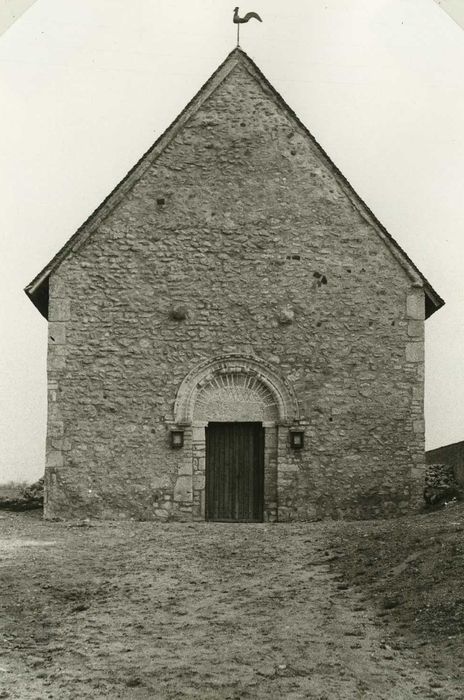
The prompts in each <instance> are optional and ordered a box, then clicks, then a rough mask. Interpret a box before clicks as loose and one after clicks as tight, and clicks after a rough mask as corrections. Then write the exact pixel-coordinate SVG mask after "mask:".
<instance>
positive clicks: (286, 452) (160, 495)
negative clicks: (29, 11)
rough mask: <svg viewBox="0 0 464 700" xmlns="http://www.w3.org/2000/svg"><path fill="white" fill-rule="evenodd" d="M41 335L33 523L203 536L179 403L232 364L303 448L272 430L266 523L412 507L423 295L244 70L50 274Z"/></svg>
mask: <svg viewBox="0 0 464 700" xmlns="http://www.w3.org/2000/svg"><path fill="white" fill-rule="evenodd" d="M49 321H50V323H49V357H48V371H49V418H48V444H47V450H48V454H47V470H46V481H47V499H46V505H45V513H46V517H73V516H82V515H89V516H95V517H111V518H119V517H121V518H129V517H134V518H142V519H152V518H153V519H156V518H159V519H168V518H185V517H200V514H201V508H202V506H201V498H202V493H204V492H203V491H202V489H201V488H198V486H199V485H200V486H201V485H202V484H203V481H204V452H203V450H204V448H203V447H202V441H201V440H199V441H198V440H197V438H196V430H198V429H196V428H195V427H190V428H187V429H186V431H185V445H184V448H183V449H182V450H172V449H171V448H170V443H169V429H170V427H171V426H172V421H173V419H174V414H173V412H174V402H175V399H176V395H177V392H178V390H179V387H180V385H181V384H182V382H183V380H184V378H185V377H186V375H188V373H189V372H191V371H192V370H194V369H195V367H197V366H199V365H201V363H203V362H205V361H207V360H210V359H213V358H221V357H224V356H229V355H231V354H234V353H235V354H240V355H243V356H248V357H255V358H259V360H262V361H264V362H265V363H267V364H268V365H269V366H270V367H273V368H274V371H275V372H276V374H278V375H279V376H280V377H281V378H282V381H285V382H287V383H288V385H290V386H291V387H292V391H294V393H295V395H296V397H297V402H298V411H299V418H300V420H301V424H302V425H303V426H304V428H305V431H306V438H305V447H304V449H303V450H301V451H296V450H291V449H290V446H289V436H288V426H285V425H276V426H275V429H272V428H267V429H266V430H267V431H271V433H269V435H268V442H267V445H266V450H267V457H266V459H267V461H268V465H272V463H273V462H274V464H277V470H275V469H274V470H272V469H271V468H270V467H268V473H269V474H274V477H272V476H271V477H269V478H270V480H271V481H270V483H268V484H266V486H265V488H266V489H267V492H268V493H269V494H273V496H271V495H270V496H269V503H271V504H272V503H274V505H275V507H274V510H273V512H274V515H273V514H272V512H271V511H272V507H271V506H270V510H269V518H270V519H273V518H274V517H275V516H276V515H278V518H279V519H280V520H294V519H297V520H298V519H309V520H314V519H320V518H339V517H355V518H363V517H374V516H379V515H392V514H395V513H401V512H406V511H407V510H408V509H409V508H410V507H412V506H413V505H414V504H415V503H416V502H417V501H418V500H420V498H421V497H422V486H423V484H422V480H423V467H424V423H423V349H424V345H423V332H424V330H423V324H424V293H423V290H422V289H421V288H420V286H418V285H417V280H416V281H415V280H414V279H412V277H411V276H410V275H409V274H408V273H407V272H406V270H405V269H404V267H402V266H401V265H400V264H399V262H398V260H397V259H396V257H395V256H394V255H393V254H392V252H391V250H390V249H389V248H388V246H387V245H386V243H385V241H384V240H381V238H380V237H379V235H378V233H377V231H376V230H375V229H374V225H373V224H372V222H371V221H370V220H369V217H368V216H366V215H365V213H364V212H363V210H362V207H360V206H359V203H357V202H355V201H353V197H352V196H351V195H350V194H349V193H348V192H347V190H346V188H345V187H344V186H343V183H342V182H341V181H340V179H339V178H337V176H336V175H335V174H334V172H333V169H332V167H331V166H330V164H329V163H328V162H327V161H326V160H325V159H324V157H323V155H321V153H320V152H319V149H318V148H317V146H316V145H315V144H314V143H313V142H311V141H310V140H309V139H308V138H307V136H306V134H305V133H304V132H303V130H302V129H301V128H300V127H299V126H298V124H297V122H296V121H295V120H294V119H293V118H292V116H291V115H290V114H289V113H287V112H286V111H284V110H283V109H282V107H281V105H279V104H278V103H277V102H276V100H275V99H274V97H273V96H272V95H271V94H270V93H269V91H268V89H267V88H266V86H265V85H263V84H262V83H260V81H259V80H257V79H256V77H255V76H252V75H251V74H250V73H249V71H248V70H247V68H246V66H244V65H242V64H241V63H240V62H238V64H237V66H236V67H234V68H233V70H231V72H230V73H229V75H228V76H227V77H226V78H225V80H224V81H223V82H222V83H221V84H220V85H219V86H218V87H217V88H216V89H215V90H214V91H212V94H211V95H210V96H209V97H208V99H206V100H205V101H204V103H203V104H202V106H201V107H200V108H199V109H198V110H197V111H196V112H195V111H193V112H192V115H191V117H190V119H189V121H188V122H187V123H186V124H185V125H184V127H183V128H182V129H181V130H179V131H178V132H177V133H176V134H175V135H174V137H173V138H172V140H171V141H170V143H169V144H168V146H167V147H166V148H165V149H164V151H163V152H162V153H161V155H160V156H159V157H158V158H157V159H156V160H155V162H154V163H152V164H151V165H150V166H149V167H147V169H146V171H145V173H144V174H143V175H142V177H141V178H140V179H139V180H138V181H136V182H134V184H133V187H132V189H130V190H129V191H128V192H127V194H126V195H125V197H124V198H123V199H122V201H121V202H120V203H119V205H118V206H117V207H116V208H115V209H114V210H113V211H112V212H111V213H110V214H109V215H108V216H106V218H103V219H102V220H101V221H100V224H99V226H98V227H97V230H95V231H94V232H93V234H92V235H91V236H90V237H89V238H87V240H86V241H85V243H83V244H81V245H80V246H79V245H76V247H75V250H74V251H73V253H72V254H71V255H70V256H68V257H67V258H66V260H64V262H62V264H61V265H60V267H59V268H58V270H56V271H55V272H54V273H53V274H52V276H51V279H50V308H49ZM272 431H273V432H272ZM272 441H274V444H273V446H272V447H271V444H272ZM182 470H184V472H183V471H182ZM185 472H186V473H185ZM183 473H185V476H188V477H189V478H190V475H192V479H193V481H192V489H191V490H189V488H188V483H189V482H188V479H187V480H185V479H184V481H183V482H181V483H182V484H183V486H182V489H181V491H182V494H181V495H180V493H179V488H180V486H179V481H178V479H179V475H181V476H182V474H183ZM272 480H274V482H275V483H272ZM176 484H177V485H178V486H177V489H178V490H177V492H175V488H176ZM272 498H274V499H275V501H273V500H272Z"/></svg>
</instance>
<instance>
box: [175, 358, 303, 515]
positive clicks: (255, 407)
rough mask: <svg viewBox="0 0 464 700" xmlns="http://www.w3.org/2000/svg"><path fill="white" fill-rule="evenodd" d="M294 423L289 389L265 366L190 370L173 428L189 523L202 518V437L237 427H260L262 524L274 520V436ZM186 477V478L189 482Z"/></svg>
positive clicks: (230, 364)
mask: <svg viewBox="0 0 464 700" xmlns="http://www.w3.org/2000/svg"><path fill="white" fill-rule="evenodd" d="M298 418H299V413H298V402H297V400H296V396H295V393H294V391H293V389H292V387H291V386H290V384H289V383H288V382H287V381H286V380H285V379H284V378H282V377H281V376H280V374H279V372H278V371H276V369H275V368H274V367H273V366H272V365H270V364H269V363H267V362H265V361H262V360H260V359H258V358H255V357H251V356H245V355H228V356H226V357H222V358H216V359H214V360H208V361H206V362H203V363H201V364H199V365H198V366H197V367H195V368H194V369H193V370H192V371H191V372H190V373H189V374H188V375H187V376H186V377H185V379H184V380H183V382H182V384H181V385H180V387H179V390H178V393H177V397H176V401H175V406H174V422H175V424H176V425H177V426H183V427H184V429H185V433H186V441H185V448H184V456H183V462H182V466H181V470H182V475H181V476H179V479H178V484H186V483H187V482H188V484H189V485H190V484H191V487H190V486H189V488H190V489H191V491H190V493H191V499H192V513H193V515H194V517H197V518H204V517H205V485H206V475H207V468H206V466H207V460H206V457H207V455H206V431H207V430H210V432H211V429H212V427H213V425H216V426H217V425H219V424H221V423H222V424H224V429H226V426H227V425H229V426H232V427H233V425H236V426H237V424H243V427H245V424H258V425H260V426H261V428H262V432H263V456H262V459H263V470H264V485H263V494H262V498H263V509H262V511H263V518H264V519H265V520H275V519H277V471H278V443H279V430H281V431H282V430H283V426H288V425H291V424H292V423H293V422H294V421H297V420H298ZM208 426H209V428H208ZM286 432H288V430H287V428H285V433H286ZM208 434H209V433H208ZM190 469H191V471H190ZM187 472H190V474H191V481H190V480H189V477H188V475H187ZM181 490H182V489H180V488H179V494H180V496H179V500H182V498H181Z"/></svg>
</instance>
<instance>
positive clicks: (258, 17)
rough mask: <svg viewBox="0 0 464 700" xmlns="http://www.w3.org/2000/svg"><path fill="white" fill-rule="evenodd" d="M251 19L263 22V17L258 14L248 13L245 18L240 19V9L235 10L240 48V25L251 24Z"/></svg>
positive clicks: (235, 22)
mask: <svg viewBox="0 0 464 700" xmlns="http://www.w3.org/2000/svg"><path fill="white" fill-rule="evenodd" d="M250 19H257V20H258V21H259V22H262V21H263V20H262V19H261V17H260V16H259V15H258V14H257V13H256V12H247V13H246V15H245V17H239V16H238V7H236V8H235V9H234V19H233V22H234V24H236V25H237V46H240V25H241V24H245V22H249V21H250Z"/></svg>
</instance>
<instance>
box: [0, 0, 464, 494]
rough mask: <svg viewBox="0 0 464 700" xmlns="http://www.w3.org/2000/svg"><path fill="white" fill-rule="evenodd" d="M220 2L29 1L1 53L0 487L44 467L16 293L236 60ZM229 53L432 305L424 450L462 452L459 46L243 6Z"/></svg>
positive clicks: (27, 324)
mask: <svg viewBox="0 0 464 700" xmlns="http://www.w3.org/2000/svg"><path fill="white" fill-rule="evenodd" d="M233 6H234V3H231V2H225V0H188V1H187V0H183V1H182V2H181V1H180V0H133V2H131V3H128V2H127V0H37V1H36V2H35V4H33V5H32V7H31V8H30V9H29V10H28V11H27V12H25V14H23V15H22V16H21V17H20V19H19V20H18V21H17V22H16V23H15V24H14V25H12V26H11V27H10V28H9V29H8V30H7V31H6V32H5V33H4V34H3V35H2V36H1V37H0V95H1V105H2V107H1V110H0V134H1V137H0V139H1V146H0V158H1V167H0V192H1V198H2V201H1V207H0V236H1V239H0V245H1V251H0V252H1V256H0V265H1V275H0V292H1V299H2V305H1V310H0V323H1V336H0V344H1V347H0V428H1V432H0V481H2V480H6V479H9V478H21V479H22V478H24V479H28V480H29V479H34V478H36V477H38V476H40V475H41V473H42V471H43V466H44V440H45V422H46V375H45V359H46V332H47V328H46V321H45V320H44V319H43V318H42V317H41V316H40V314H39V313H38V312H37V311H36V309H35V308H34V307H33V306H32V304H31V303H30V302H29V301H28V299H27V298H26V296H25V295H24V293H23V292H22V289H23V287H24V286H25V285H26V284H27V283H28V282H29V281H30V280H31V279H32V277H34V276H35V275H36V274H37V272H39V270H40V269H41V268H42V267H43V266H44V265H45V264H46V263H47V262H48V261H49V259H50V258H51V257H52V256H53V255H54V254H55V253H56V251H57V250H58V249H59V248H60V247H61V246H62V245H63V243H64V242H65V241H66V240H67V239H68V238H69V236H71V235H72V234H73V233H74V231H75V230H76V228H77V227H78V226H79V225H80V224H81V223H82V222H83V221H84V219H86V218H87V216H88V215H89V214H90V213H91V212H92V211H93V210H94V209H95V207H96V206H98V204H99V203H100V202H101V200H102V199H103V198H104V197H106V195H107V194H108V192H109V191H110V190H111V189H112V188H113V187H114V186H115V185H116V184H117V182H118V181H119V180H120V179H121V177H123V176H124V175H125V173H126V172H127V170H129V169H130V168H131V166H132V165H133V164H134V162H135V161H136V160H137V159H138V158H139V157H140V155H141V154H142V153H143V152H144V151H145V150H146V149H147V148H148V147H149V146H150V145H151V143H152V142H153V141H154V140H155V139H156V138H157V136H158V135H159V134H160V133H161V132H162V131H163V130H164V129H165V128H166V127H167V126H168V125H169V123H170V122H171V121H172V120H173V119H174V117H175V116H176V115H177V114H178V112H179V111H180V110H181V109H182V108H183V107H184V105H185V104H186V102H187V101H188V100H190V98H191V97H192V96H193V94H194V93H195V92H196V91H197V90H198V89H199V88H200V86H201V85H202V84H203V82H204V81H205V80H206V79H207V78H208V77H209V76H210V74H211V73H212V72H213V71H214V70H215V68H216V67H217V66H218V64H219V63H220V62H221V61H222V60H223V59H224V58H225V56H226V54H227V53H229V51H230V50H231V49H232V48H233V47H234V42H235V27H234V26H233V24H232V21H231V19H232V12H233ZM248 10H255V11H257V12H259V13H260V14H261V16H262V18H263V24H259V23H258V22H250V23H249V24H247V25H246V26H245V27H243V29H242V34H241V39H242V40H241V44H242V47H243V48H244V49H245V50H246V51H247V52H248V53H249V55H250V56H251V58H253V60H255V61H256V63H257V64H258V66H259V67H260V68H261V70H262V71H263V72H264V73H265V74H266V76H267V77H268V78H269V80H270V81H271V82H272V83H273V84H274V86H275V87H276V88H277V90H278V91H279V92H281V93H282V95H283V97H284V98H285V99H286V100H287V102H288V103H289V104H290V106H291V107H292V108H293V109H294V110H295V111H296V113H297V114H298V115H299V116H300V118H301V120H302V121H303V122H304V123H305V124H306V126H307V127H308V128H309V129H310V130H311V131H312V133H313V134H314V136H315V137H316V138H317V140H318V141H319V142H320V143H321V144H322V145H323V146H324V148H325V149H326V150H327V151H328V153H329V155H330V156H331V157H332V159H333V160H334V161H335V163H336V164H337V165H338V166H339V168H340V169H341V170H342V171H343V173H344V174H345V175H346V177H347V178H348V179H349V180H350V181H351V183H352V185H353V186H354V188H355V189H356V190H357V191H358V193H359V194H360V195H361V197H362V198H363V199H364V200H365V201H366V202H367V203H368V205H369V206H370V207H371V208H372V209H373V211H374V212H375V213H376V215H377V216H378V218H379V219H380V220H381V221H382V223H384V224H385V226H386V227H387V228H388V230H389V231H390V233H391V234H392V235H393V236H394V237H395V238H396V240H397V241H398V242H399V243H400V245H401V246H402V247H403V248H404V249H405V250H406V251H407V253H408V254H409V255H410V257H412V259H413V260H414V262H415V263H416V264H417V265H418V267H419V268H420V269H421V271H422V272H423V273H424V274H425V276H426V277H427V278H428V279H429V281H430V282H431V283H432V285H433V286H434V287H435V289H436V290H437V291H438V292H439V293H440V294H441V295H442V296H443V297H444V298H445V300H446V306H445V307H444V308H443V309H441V310H440V311H438V312H437V313H436V314H435V315H434V316H433V317H432V318H431V319H429V321H428V322H427V324H426V328H427V331H426V357H427V361H426V429H427V445H428V447H429V448H431V447H436V446H439V445H442V444H446V443H449V442H454V441H457V440H461V439H464V420H463V419H464V369H463V368H464V362H463V360H464V328H463V319H464V294H463V281H462V278H463V270H462V268H463V265H462V262H463V258H464V255H463V253H464V238H463V236H464V128H463V125H464V32H463V30H462V29H461V28H460V27H459V26H458V25H457V24H456V23H455V22H454V21H453V20H452V19H450V17H448V16H447V15H446V14H445V13H444V12H442V10H441V9H440V8H439V7H438V5H437V4H436V3H435V2H434V1H433V0H349V2H347V0H311V2H308V0H290V1H289V2H287V3H281V2H277V1H276V0H266V1H265V2H264V1H263V2H253V4H250V6H246V7H245V6H242V8H241V11H242V12H245V11H248Z"/></svg>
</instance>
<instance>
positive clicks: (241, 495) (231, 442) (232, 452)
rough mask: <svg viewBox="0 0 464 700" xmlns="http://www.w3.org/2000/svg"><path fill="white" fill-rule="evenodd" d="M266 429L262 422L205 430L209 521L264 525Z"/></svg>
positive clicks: (211, 426) (207, 518) (216, 424)
mask: <svg viewBox="0 0 464 700" xmlns="http://www.w3.org/2000/svg"><path fill="white" fill-rule="evenodd" d="M263 497H264V430H263V427H262V425H261V423H209V424H208V427H207V428H206V520H218V521H223V522H224V521H225V522H262V520H263Z"/></svg>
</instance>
